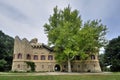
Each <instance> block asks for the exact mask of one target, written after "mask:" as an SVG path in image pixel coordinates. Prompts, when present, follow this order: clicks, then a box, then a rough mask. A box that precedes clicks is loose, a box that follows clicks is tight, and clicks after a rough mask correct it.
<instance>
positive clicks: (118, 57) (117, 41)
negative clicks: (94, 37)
mask: <svg viewBox="0 0 120 80" xmlns="http://www.w3.org/2000/svg"><path fill="white" fill-rule="evenodd" d="M104 60H105V65H106V66H111V67H110V70H111V71H120V36H118V38H114V39H112V40H110V41H109V44H108V45H107V46H106V48H105V54H104Z"/></svg>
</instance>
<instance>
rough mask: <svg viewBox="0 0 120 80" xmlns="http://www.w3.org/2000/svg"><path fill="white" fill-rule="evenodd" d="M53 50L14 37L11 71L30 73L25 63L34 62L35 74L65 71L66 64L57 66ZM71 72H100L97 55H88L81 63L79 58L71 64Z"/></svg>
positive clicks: (34, 41)
mask: <svg viewBox="0 0 120 80" xmlns="http://www.w3.org/2000/svg"><path fill="white" fill-rule="evenodd" d="M54 57H55V53H54V52H53V50H52V49H51V48H50V47H48V46H46V45H44V44H41V43H38V41H37V39H36V38H34V39H32V40H31V41H28V40H27V39H26V38H24V39H22V40H21V39H20V38H19V37H18V36H16V37H15V42H14V54H13V64H12V71H25V72H26V71H30V70H31V69H30V67H29V66H28V65H27V64H26V62H27V61H29V62H34V63H35V65H36V67H35V71H37V72H44V71H48V72H53V71H67V70H68V69H67V64H66V63H63V64H61V65H60V64H58V63H57V62H56V60H55V58H54ZM71 67H72V71H73V72H101V68H100V66H99V61H98V57H97V54H96V55H90V57H89V58H88V59H87V60H84V61H81V60H80V57H79V56H76V57H75V60H74V61H73V62H72V65H71Z"/></svg>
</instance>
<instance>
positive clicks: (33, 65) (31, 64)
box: [26, 61, 35, 72]
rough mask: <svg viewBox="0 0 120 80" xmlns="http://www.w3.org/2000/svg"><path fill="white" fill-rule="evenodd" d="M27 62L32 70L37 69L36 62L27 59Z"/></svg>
mask: <svg viewBox="0 0 120 80" xmlns="http://www.w3.org/2000/svg"><path fill="white" fill-rule="evenodd" d="M26 64H27V65H28V66H30V68H31V71H32V72H34V71H35V63H34V62H30V61H26Z"/></svg>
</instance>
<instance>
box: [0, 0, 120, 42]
mask: <svg viewBox="0 0 120 80" xmlns="http://www.w3.org/2000/svg"><path fill="white" fill-rule="evenodd" d="M56 5H57V6H58V8H59V9H64V8H65V7H67V6H68V5H70V6H71V8H72V10H74V9H77V10H78V11H79V13H80V14H79V15H81V18H82V20H83V22H85V21H87V20H94V19H101V20H102V24H104V25H106V26H107V28H108V33H107V35H106V38H107V39H108V40H111V39H112V38H116V37H118V36H120V0H0V30H2V31H3V32H4V33H5V34H8V35H10V36H12V37H13V38H14V37H15V36H19V37H20V38H21V39H22V38H27V39H28V40H31V39H33V38H38V40H39V42H40V43H44V44H47V41H48V39H47V36H46V34H45V32H44V28H43V25H44V24H45V23H48V18H49V17H50V15H52V14H53V8H54V7H55V6H56Z"/></svg>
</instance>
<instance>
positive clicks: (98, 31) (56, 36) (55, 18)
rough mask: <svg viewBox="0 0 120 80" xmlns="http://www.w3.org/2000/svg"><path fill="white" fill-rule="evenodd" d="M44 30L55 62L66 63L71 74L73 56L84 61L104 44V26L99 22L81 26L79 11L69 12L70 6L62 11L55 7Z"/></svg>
mask: <svg viewBox="0 0 120 80" xmlns="http://www.w3.org/2000/svg"><path fill="white" fill-rule="evenodd" d="M44 29H45V33H46V34H48V35H47V36H48V43H49V44H50V45H54V51H55V52H56V60H57V61H58V62H61V63H62V62H68V72H71V60H73V59H74V57H75V56H77V55H79V56H80V57H81V59H85V58H86V57H88V56H89V55H90V54H93V53H96V52H98V49H99V48H100V47H101V46H104V44H105V38H104V36H105V34H106V26H105V25H103V24H101V21H100V20H93V21H90V20H89V21H87V22H86V23H84V24H83V23H82V19H81V16H80V15H79V11H78V10H76V9H75V10H71V8H70V6H68V7H66V8H64V9H63V10H61V9H58V8H57V7H55V8H54V13H53V15H51V16H50V18H49V23H46V24H45V25H44ZM86 53H88V54H86Z"/></svg>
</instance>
